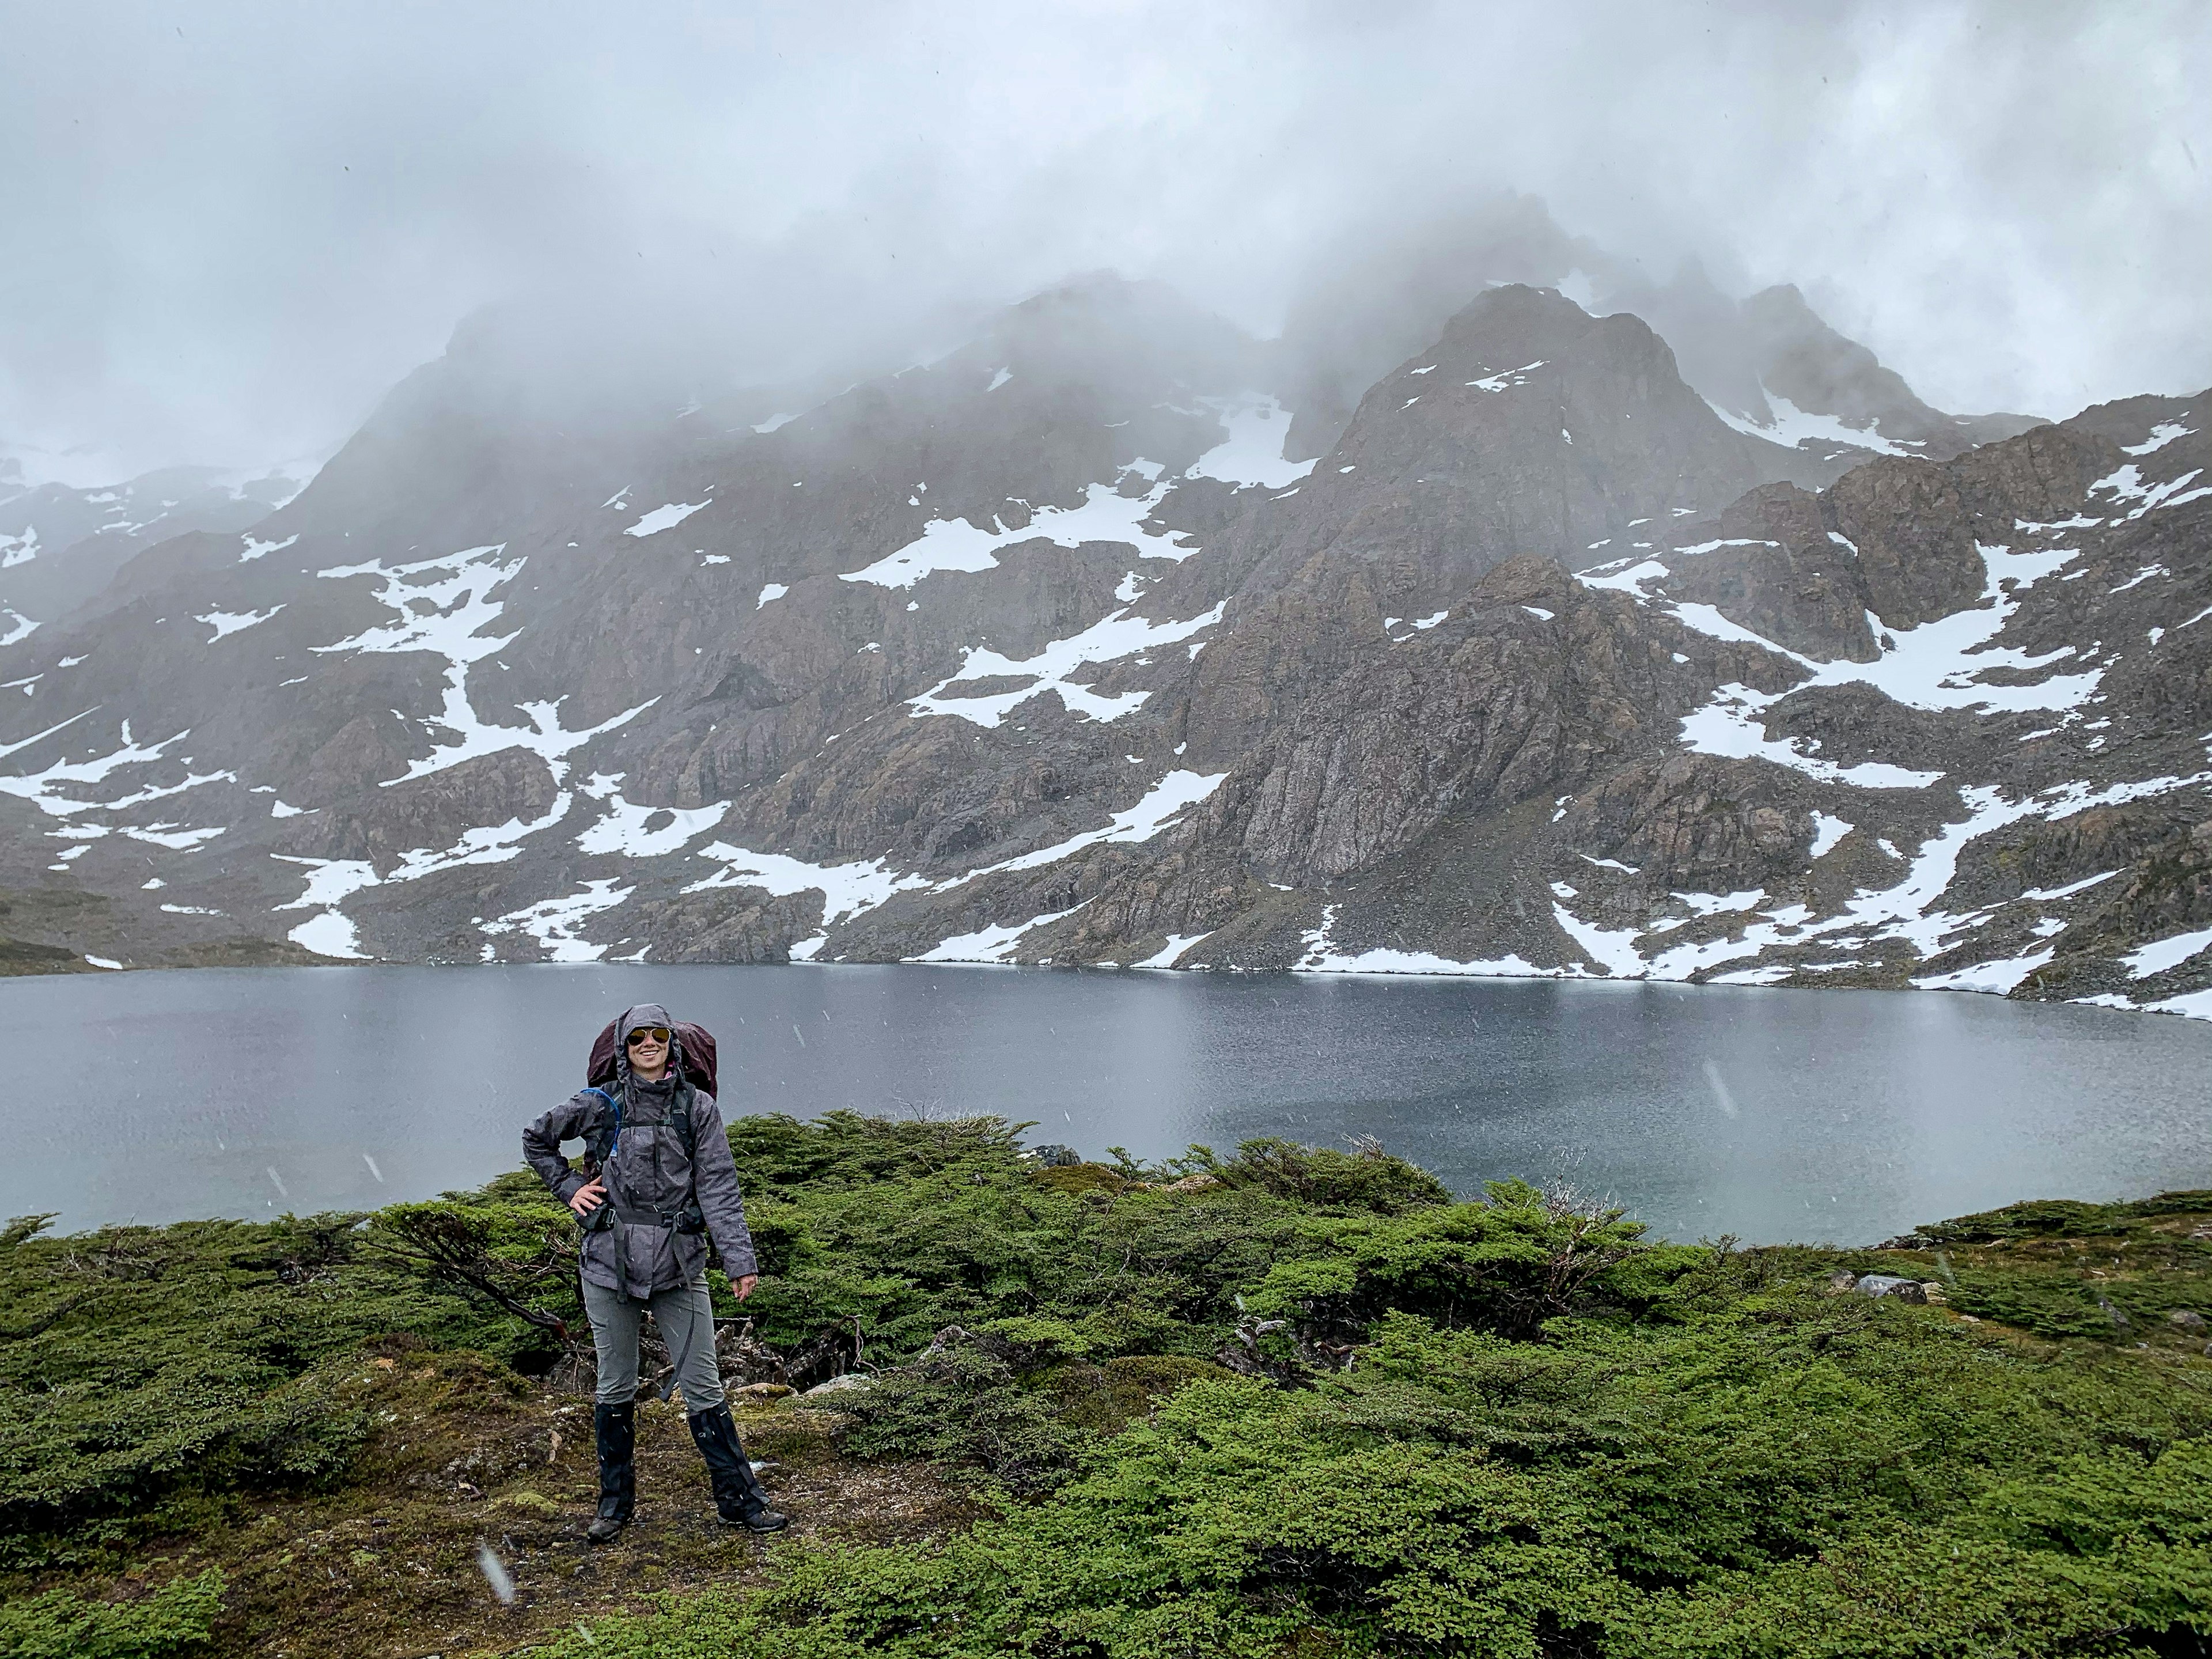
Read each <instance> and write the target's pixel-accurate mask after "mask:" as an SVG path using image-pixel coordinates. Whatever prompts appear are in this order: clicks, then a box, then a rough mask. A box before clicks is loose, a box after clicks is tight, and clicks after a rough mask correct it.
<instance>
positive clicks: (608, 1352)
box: [584, 1278, 722, 1416]
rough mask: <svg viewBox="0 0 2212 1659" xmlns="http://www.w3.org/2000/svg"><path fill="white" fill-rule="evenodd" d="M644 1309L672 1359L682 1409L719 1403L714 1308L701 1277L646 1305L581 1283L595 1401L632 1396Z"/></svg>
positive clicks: (621, 1401)
mask: <svg viewBox="0 0 2212 1659" xmlns="http://www.w3.org/2000/svg"><path fill="white" fill-rule="evenodd" d="M648 1307H649V1308H650V1309H651V1310H653V1324H654V1325H655V1326H656V1327H658V1328H659V1331H660V1340H662V1341H664V1342H665V1343H666V1344H667V1345H668V1357H669V1358H670V1359H671V1360H673V1361H674V1362H675V1364H676V1386H677V1387H678V1388H679V1389H683V1390H684V1410H685V1411H686V1412H689V1413H691V1414H693V1415H694V1416H696V1415H697V1414H698V1413H701V1412H703V1411H711V1410H713V1409H714V1407H717V1406H719V1405H720V1404H721V1403H722V1368H721V1366H720V1364H717V1363H716V1362H715V1358H714V1304H712V1303H710V1302H709V1301H708V1299H707V1281H706V1279H704V1278H702V1279H700V1281H699V1282H698V1283H697V1284H696V1285H685V1286H684V1287H683V1288H682V1289H680V1290H672V1291H657V1292H655V1293H654V1295H653V1299H652V1301H651V1302H649V1303H647V1302H635V1301H632V1300H631V1299H630V1298H629V1297H626V1296H624V1295H623V1293H622V1292H621V1291H611V1290H609V1289H607V1287H606V1286H605V1285H594V1284H592V1282H591V1280H589V1279H586V1280H585V1281H584V1311H585V1312H586V1313H588V1314H589V1315H591V1316H592V1346H593V1347H594V1348H595V1349H597V1350H598V1352H599V1392H598V1395H597V1398H598V1401H599V1404H600V1405H602V1406H620V1405H623V1404H624V1403H626V1402H627V1401H629V1400H631V1399H633V1398H635V1395H636V1394H637V1329H638V1322H639V1320H640V1319H641V1318H642V1317H643V1316H644V1315H645V1312H646V1310H647V1308H648Z"/></svg>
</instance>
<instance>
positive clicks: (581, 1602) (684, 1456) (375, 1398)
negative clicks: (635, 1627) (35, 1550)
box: [14, 1339, 977, 1659]
mask: <svg viewBox="0 0 2212 1659" xmlns="http://www.w3.org/2000/svg"><path fill="white" fill-rule="evenodd" d="M338 1395H339V1397H340V1398H341V1399H342V1400H343V1401H344V1402H345V1403H346V1404H347V1405H348V1406H350V1407H359V1408H361V1409H362V1410H365V1411H367V1412H368V1413H370V1415H371V1416H372V1418H373V1419H374V1421H375V1424H376V1427H375V1428H374V1431H372V1433H371V1435H370V1437H369V1438H368V1442H367V1443H366V1444H365V1445H364V1446H363V1448H362V1453H361V1455H360V1458H359V1461H358V1462H356V1464H355V1465H354V1466H353V1468H351V1469H350V1470H349V1474H348V1478H347V1480H346V1482H345V1483H344V1484H343V1486H339V1487H337V1489H336V1490H334V1491H331V1492H325V1493H318V1494H312V1495H305V1496H299V1497H287V1498H270V1497H264V1498H246V1499H245V1500H243V1501H240V1502H239V1503H237V1504H234V1505H233V1506H231V1507H230V1508H229V1509H228V1513H227V1515H226V1516H225V1518H224V1520H223V1521H222V1523H221V1524H220V1525H216V1526H212V1527H209V1528H203V1529H201V1530H198V1531H197V1532H195V1533H193V1534H187V1535H184V1536H179V1537H173V1538H166V1539H154V1540H149V1541H146V1542H145V1543H144V1544H143V1545H142V1546H140V1547H138V1548H137V1549H136V1550H134V1551H133V1552H132V1553H131V1559H130V1561H129V1563H128V1565H126V1566H125V1570H124V1571H122V1572H120V1573H119V1574H108V1573H100V1574H95V1575H53V1576H49V1575H40V1576H38V1577H36V1578H35V1579H33V1580H32V1581H31V1582H24V1581H21V1580H19V1581H17V1583H16V1584H15V1586H14V1588H15V1590H16V1592H17V1593H18V1594H21V1593H25V1592H27V1591H30V1590H32V1589H53V1588H67V1589H74V1590H76V1591H78V1592H79V1593H81V1594H88V1595H95V1596H99V1597H102V1598H106V1599H112V1600H129V1599H131V1598H134V1597H137V1596H143V1595H146V1594H147V1593H148V1592H149V1590H150V1589H152V1588H153V1587H154V1586H155V1585H158V1584H161V1583H167V1582H169V1581H171V1580H173V1579H176V1578H179V1577H191V1575H194V1574H197V1573H199V1572H203V1571H205V1570H206V1569H208V1568H210V1567H216V1568H220V1569H221V1570H222V1572H223V1574H224V1577H225V1581H226V1594H225V1595H224V1598H223V1612H222V1616H221V1617H220V1618H219V1619H218V1620H216V1623H215V1626H214V1632H213V1636H214V1639H213V1641H212V1642H211V1643H210V1644H209V1647H210V1650H211V1651H212V1652H215V1653H219V1654H237V1655H246V1654H254V1655H267V1656H274V1659H339V1656H361V1659H369V1656H376V1659H384V1656H391V1659H414V1656H421V1655H427V1654H431V1653H438V1654H443V1655H447V1656H460V1655H471V1654H494V1653H507V1652H510V1651H512V1650H515V1649H517V1648H526V1647H529V1646H532V1645H535V1644H542V1643H544V1642H545V1641H548V1640H550V1638H553V1637H555V1636H557V1635H559V1634H560V1633H562V1632H565V1631H570V1630H573V1629H574V1628H575V1626H577V1625H578V1624H579V1623H580V1622H581V1623H585V1624H586V1625H588V1624H589V1623H591V1622H592V1621H595V1620H599V1619H603V1618H605V1617H606V1616H608V1615H609V1614H611V1613H621V1612H623V1611H632V1612H641V1611H643V1610H644V1609H645V1608H646V1607H647V1598H648V1597H649V1596H651V1595H654V1594H657V1593H659V1592H663V1591H678V1592H681V1591H684V1590H687V1589H702V1588H705V1587H707V1586H709V1585H719V1586H731V1585H739V1584H744V1583H752V1582H757V1581H759V1580H760V1579H761V1578H762V1577H763V1574H764V1571H765V1562H766V1559H767V1545H766V1543H765V1542H764V1541H762V1540H760V1539H757V1538H756V1537H755V1536H754V1535H752V1534H749V1533H746V1532H744V1531H743V1530H742V1529H739V1528H731V1527H728V1526H725V1525H723V1524H722V1523H721V1522H720V1521H719V1520H718V1519H717V1517H716V1516H715V1513H714V1504H713V1501H712V1498H711V1497H710V1495H709V1493H708V1488H707V1480H706V1474H705V1471H704V1468H703V1467H702V1464H701V1462H700V1461H699V1454H698V1450H697V1449H696V1447H695V1446H694V1445H693V1444H692V1443H691V1437H690V1431H689V1430H688V1429H687V1428H686V1426H685V1424H684V1408H683V1405H682V1401H681V1397H680V1396H678V1399H676V1400H674V1401H670V1402H668V1403H665V1404H664V1403H662V1402H660V1401H648V1402H646V1403H644V1404H643V1405H641V1407H640V1410H639V1415H638V1446H637V1458H638V1492H639V1504H638V1513H637V1519H636V1521H635V1523H634V1524H633V1525H632V1526H631V1528H629V1531H628V1532H626V1533H625V1534H623V1537H622V1539H621V1540H620V1541H618V1542H617V1543H616V1544H614V1545H611V1546H604V1547H603V1546H596V1545H592V1544H590V1543H587V1542H586V1541H585V1539H584V1528H585V1526H586V1524H587V1523H588V1522H589V1521H590V1520H591V1518H592V1506H593V1504H594V1501H595V1500H596V1498H597V1497H598V1492H599V1476H598V1470H597V1465H596V1463H595V1462H594V1456H593V1451H592V1404H591V1401H589V1400H588V1399H578V1398H576V1397H574V1396H573V1395H562V1394H558V1393H555V1392H552V1391H550V1390H548V1389H544V1388H542V1387H539V1386H538V1384H536V1383H532V1382H530V1381H529V1380H527V1379H526V1378H523V1377H520V1376H517V1375H516V1373H514V1372H513V1370H510V1369H508V1368H507V1367H506V1366H504V1365H501V1364H497V1363H495V1362H492V1361H489V1360H487V1359H485V1358H483V1356H481V1355H477V1354H473V1353H469V1352H438V1351H434V1350H430V1349H427V1348H424V1347H422V1346H421V1345H419V1344H417V1343H414V1342H411V1341H408V1340H404V1339H403V1340H398V1341H390V1342H383V1343H378V1344H375V1345H374V1346H373V1347H372V1349H371V1350H369V1351H368V1352H364V1354H363V1355H362V1360H361V1363H360V1364H359V1365H358V1367H357V1368H349V1370H348V1373H347V1375H346V1376H345V1378H344V1380H343V1383H341V1384H340V1386H339V1389H338ZM836 1421H837V1419H835V1418H834V1417H830V1416H829V1415H828V1414H826V1413H819V1412H804V1411H795V1410H791V1409H788V1408H787V1409H784V1410H781V1411H780V1412H779V1411H775V1410H772V1409H769V1408H766V1407H758V1408H753V1409H748V1410H741V1411H740V1412H739V1413H738V1432H739V1434H740V1435H741V1437H743V1438H744V1442H745V1444H746V1447H747V1449H748V1450H750V1452H751V1453H752V1455H754V1457H755V1458H756V1459H757V1460H759V1461H760V1462H762V1463H763V1464H765V1465H769V1467H768V1468H767V1469H766V1472H765V1473H764V1474H763V1482H764V1484H765V1485H766V1486H768V1488H769V1492H770V1494H771V1495H772V1497H773V1498H774V1499H775V1502H776V1503H777V1504H780V1505H781V1506H782V1507H783V1508H784V1509H786V1510H787V1511H788V1512H789V1513H790V1514H791V1515H792V1516H793V1523H794V1526H795V1528H799V1529H802V1530H804V1531H805V1533H807V1534H810V1535H811V1536H814V1537H817V1538H821V1539H825V1540H828V1539H836V1540H846V1541H853V1542H859V1543H875V1544H889V1543H901V1542H914V1541H920V1540H924V1539H928V1538H932V1537H935V1536H939V1535H942V1534H947V1533H950V1532H953V1531H956V1530H957V1529H958V1528H961V1527H963V1526H964V1525H966V1524H967V1523H968V1522H969V1521H970V1520H972V1519H973V1518H974V1516H975V1514H976V1513H977V1507H976V1504H975V1498H974V1497H973V1495H972V1493H971V1492H970V1491H969V1489H968V1488H967V1487H965V1486H962V1485H960V1484H958V1483H957V1482H955V1481H952V1480H948V1479H947V1478H946V1477H945V1474H942V1473H940V1472H939V1471H937V1470H935V1469H933V1468H930V1467H929V1466H928V1465H927V1464H923V1463H919V1462H912V1461H898V1462H888V1463H875V1462H866V1463H864V1462H854V1461H851V1460H848V1459H846V1458H843V1457H842V1456H840V1455H838V1454H837V1452H836V1449H835V1443H834V1437H833V1434H832V1431H833V1430H834V1429H835V1427H836ZM480 1545H489V1547H490V1548H491V1549H492V1550H493V1551H494V1552H495V1553H496V1554H497V1555H498V1557H499V1558H500V1560H501V1563H502V1564H503V1565H504V1566H505V1569H506V1571H507V1572H508V1573H509V1574H510V1575H511V1577H512V1579H513V1589H514V1594H515V1600H514V1601H513V1604H512V1605H502V1604H501V1602H500V1601H499V1600H498V1599H497V1598H496V1597H495V1595H493V1593H492V1590H491V1588H490V1585H489V1581H488V1580H487V1579H486V1578H485V1577H484V1574H483V1571H482V1570H481V1568H480V1567H479V1566H478V1565H477V1550H478V1547H479V1546H480Z"/></svg>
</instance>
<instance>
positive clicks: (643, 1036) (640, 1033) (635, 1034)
mask: <svg viewBox="0 0 2212 1659" xmlns="http://www.w3.org/2000/svg"><path fill="white" fill-rule="evenodd" d="M667 1041H668V1028H667V1027H666V1026H665V1025H641V1026H639V1027H638V1028H637V1030H635V1031H632V1032H631V1033H630V1034H629V1046H630V1047H631V1048H636V1047H637V1045H638V1044H639V1043H641V1042H667Z"/></svg>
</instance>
